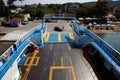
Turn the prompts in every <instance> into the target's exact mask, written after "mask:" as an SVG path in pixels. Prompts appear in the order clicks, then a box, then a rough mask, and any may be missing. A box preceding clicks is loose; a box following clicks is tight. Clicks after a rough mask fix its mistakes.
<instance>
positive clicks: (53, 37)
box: [47, 33, 58, 43]
mask: <svg viewBox="0 0 120 80" xmlns="http://www.w3.org/2000/svg"><path fill="white" fill-rule="evenodd" d="M56 42H58V34H57V33H50V36H49V39H48V42H47V43H56Z"/></svg>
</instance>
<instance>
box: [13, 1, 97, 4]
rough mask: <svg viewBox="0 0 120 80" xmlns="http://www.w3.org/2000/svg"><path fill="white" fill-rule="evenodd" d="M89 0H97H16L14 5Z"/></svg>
mask: <svg viewBox="0 0 120 80" xmlns="http://www.w3.org/2000/svg"><path fill="white" fill-rule="evenodd" d="M91 1H97V0H24V1H23V2H20V1H16V2H15V4H16V5H24V4H34V3H37V4H38V3H41V4H51V3H52V4H63V3H67V2H79V3H84V2H91Z"/></svg>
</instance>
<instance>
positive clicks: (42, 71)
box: [21, 43, 97, 80]
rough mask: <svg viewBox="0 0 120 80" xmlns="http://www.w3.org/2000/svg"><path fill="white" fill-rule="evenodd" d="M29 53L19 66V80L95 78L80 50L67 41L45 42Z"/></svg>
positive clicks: (90, 79)
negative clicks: (62, 42) (44, 44)
mask: <svg viewBox="0 0 120 80" xmlns="http://www.w3.org/2000/svg"><path fill="white" fill-rule="evenodd" d="M38 51H39V52H34V53H30V54H29V55H28V57H27V59H26V61H25V63H24V65H23V66H22V68H21V71H22V72H21V74H22V75H21V80H97V79H96V78H95V76H94V79H93V74H92V73H91V72H92V69H90V68H88V66H87V65H86V64H85V62H84V60H83V56H82V51H81V50H80V49H77V48H72V47H70V45H69V44H68V43H65V44H47V45H46V46H44V47H43V48H41V49H39V50H38Z"/></svg>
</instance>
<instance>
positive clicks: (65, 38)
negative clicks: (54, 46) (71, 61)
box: [61, 33, 70, 42]
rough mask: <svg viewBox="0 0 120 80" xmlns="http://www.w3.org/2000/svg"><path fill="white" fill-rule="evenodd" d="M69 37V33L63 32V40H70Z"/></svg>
mask: <svg viewBox="0 0 120 80" xmlns="http://www.w3.org/2000/svg"><path fill="white" fill-rule="evenodd" d="M67 38H70V37H69V34H68V33H62V34H61V42H68V39H67Z"/></svg>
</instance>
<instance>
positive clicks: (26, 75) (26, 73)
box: [22, 50, 39, 80]
mask: <svg viewBox="0 0 120 80" xmlns="http://www.w3.org/2000/svg"><path fill="white" fill-rule="evenodd" d="M38 52H39V51H38V50H35V51H34V53H33V56H32V57H31V60H30V63H29V65H28V67H27V68H26V72H25V75H24V76H23V78H22V80H26V79H27V77H28V74H29V72H30V70H31V67H32V65H33V62H34V59H35V58H36V55H37V53H38ZM29 58H30V57H29ZM27 60H29V59H27ZM38 60H39V58H38V57H37V61H36V63H38ZM26 63H27V61H26Z"/></svg>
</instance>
